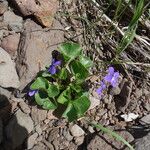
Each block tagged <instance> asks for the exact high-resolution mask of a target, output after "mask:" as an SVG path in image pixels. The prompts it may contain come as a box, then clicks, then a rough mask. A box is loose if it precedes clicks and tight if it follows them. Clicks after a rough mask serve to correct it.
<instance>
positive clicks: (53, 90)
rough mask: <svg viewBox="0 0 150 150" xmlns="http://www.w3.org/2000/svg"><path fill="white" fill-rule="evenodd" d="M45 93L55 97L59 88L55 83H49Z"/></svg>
mask: <svg viewBox="0 0 150 150" xmlns="http://www.w3.org/2000/svg"><path fill="white" fill-rule="evenodd" d="M47 93H48V96H49V97H55V96H57V95H58V94H59V89H58V88H57V86H56V85H53V84H49V87H48V89H47Z"/></svg>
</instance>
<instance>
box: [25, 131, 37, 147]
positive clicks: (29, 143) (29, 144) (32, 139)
mask: <svg viewBox="0 0 150 150" xmlns="http://www.w3.org/2000/svg"><path fill="white" fill-rule="evenodd" d="M37 137H38V133H36V132H35V133H34V134H32V135H31V136H30V137H29V138H28V140H27V149H31V148H33V146H34V145H35V144H36V139H37Z"/></svg>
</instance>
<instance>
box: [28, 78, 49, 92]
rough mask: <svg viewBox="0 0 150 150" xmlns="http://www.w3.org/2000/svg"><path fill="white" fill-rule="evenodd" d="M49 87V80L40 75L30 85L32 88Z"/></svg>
mask: <svg viewBox="0 0 150 150" xmlns="http://www.w3.org/2000/svg"><path fill="white" fill-rule="evenodd" d="M41 88H43V89H47V88H48V81H47V80H46V79H45V78H43V77H38V78H37V79H36V80H35V81H34V82H33V83H32V84H31V86H30V89H31V90H36V89H41Z"/></svg>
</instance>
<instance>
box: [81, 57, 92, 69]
mask: <svg viewBox="0 0 150 150" xmlns="http://www.w3.org/2000/svg"><path fill="white" fill-rule="evenodd" d="M79 61H80V63H81V64H82V65H83V66H84V67H85V68H87V69H89V68H90V67H92V65H93V62H92V60H91V59H90V58H89V57H85V56H82V55H81V56H80V57H79Z"/></svg>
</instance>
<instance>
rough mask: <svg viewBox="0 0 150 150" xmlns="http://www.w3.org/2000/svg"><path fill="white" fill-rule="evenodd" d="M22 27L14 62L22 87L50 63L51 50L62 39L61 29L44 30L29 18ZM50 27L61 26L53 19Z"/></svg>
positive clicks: (55, 47) (60, 27)
mask: <svg viewBox="0 0 150 150" xmlns="http://www.w3.org/2000/svg"><path fill="white" fill-rule="evenodd" d="M24 27H25V32H24V34H23V35H22V36H21V40H20V41H21V42H20V44H19V49H18V58H17V59H18V60H17V63H16V64H17V70H18V73H19V77H20V79H21V85H22V88H23V87H25V86H26V85H27V84H28V83H29V82H31V81H32V80H33V79H34V78H35V76H36V74H37V73H38V72H39V71H40V70H43V69H45V66H47V65H50V64H51V53H52V51H53V50H55V49H57V46H58V44H60V43H61V42H63V41H64V32H63V31H60V30H49V31H45V30H43V29H42V28H41V26H39V25H37V24H36V23H35V22H33V21H31V20H27V21H26V22H25V24H24ZM52 28H53V29H62V26H61V24H60V23H59V22H58V21H56V20H55V22H54V25H53V27H52ZM22 88H21V89H22Z"/></svg>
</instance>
